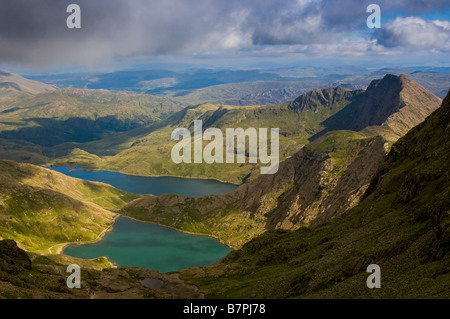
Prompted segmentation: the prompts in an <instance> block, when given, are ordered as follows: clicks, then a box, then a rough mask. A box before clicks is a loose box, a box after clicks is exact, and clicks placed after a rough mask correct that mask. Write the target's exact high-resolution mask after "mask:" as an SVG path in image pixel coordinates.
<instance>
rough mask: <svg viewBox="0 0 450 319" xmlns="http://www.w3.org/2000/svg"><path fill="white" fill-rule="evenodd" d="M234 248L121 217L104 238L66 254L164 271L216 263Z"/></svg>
mask: <svg viewBox="0 0 450 319" xmlns="http://www.w3.org/2000/svg"><path fill="white" fill-rule="evenodd" d="M230 251H231V249H230V248H229V247H227V246H225V245H222V244H221V243H220V242H219V241H218V240H216V239H215V238H212V237H207V236H197V235H190V234H186V233H182V232H179V231H176V230H172V229H169V228H166V227H161V226H157V225H153V224H149V223H143V222H138V221H135V220H132V219H130V218H126V217H119V218H118V219H117V220H116V223H115V224H114V229H113V230H112V231H111V232H109V233H108V234H107V235H106V236H105V237H104V238H103V239H102V240H101V241H99V242H97V243H95V244H90V245H72V246H68V247H66V249H65V250H64V254H66V255H69V256H73V257H79V258H88V259H89V258H97V257H100V256H107V257H108V258H109V259H110V260H111V261H113V262H115V263H116V264H118V265H119V266H130V267H139V268H142V269H156V270H158V271H159V272H161V273H164V272H169V271H178V270H181V269H184V268H188V267H193V266H198V267H202V266H208V265H212V264H213V263H215V262H216V261H218V260H219V259H221V258H223V257H224V256H225V255H226V254H228V253H229V252H230Z"/></svg>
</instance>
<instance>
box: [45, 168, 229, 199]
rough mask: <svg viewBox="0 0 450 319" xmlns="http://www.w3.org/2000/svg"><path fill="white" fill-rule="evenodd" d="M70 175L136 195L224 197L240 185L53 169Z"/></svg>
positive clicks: (74, 169) (190, 179) (205, 180)
mask: <svg viewBox="0 0 450 319" xmlns="http://www.w3.org/2000/svg"><path fill="white" fill-rule="evenodd" d="M49 168H50V169H51V170H54V171H57V172H60V173H63V174H65V175H67V176H71V177H76V178H81V179H85V180H88V181H93V182H102V183H106V184H110V185H112V186H114V187H115V188H118V189H122V190H124V191H127V192H130V193H135V194H152V195H155V196H159V195H162V194H179V195H184V196H189V197H201V196H204V195H222V194H226V193H229V192H232V191H233V190H235V189H236V188H237V185H234V184H228V183H222V182H219V181H216V180H212V179H194V178H181V177H171V176H161V177H148V176H133V175H126V174H122V173H117V172H108V171H86V170H83V169H81V168H68V167H49Z"/></svg>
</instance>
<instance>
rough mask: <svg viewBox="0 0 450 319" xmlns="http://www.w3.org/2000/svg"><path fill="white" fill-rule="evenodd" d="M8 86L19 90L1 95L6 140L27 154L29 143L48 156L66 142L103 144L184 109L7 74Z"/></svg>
mask: <svg viewBox="0 0 450 319" xmlns="http://www.w3.org/2000/svg"><path fill="white" fill-rule="evenodd" d="M2 74H3V75H2ZM5 74H6V75H5ZM2 83H3V84H4V85H3V86H4V87H6V84H5V83H9V84H8V85H9V86H8V87H12V88H13V89H8V90H6V89H3V91H1V90H0V101H1V102H0V139H7V140H9V143H10V144H13V143H15V144H16V145H15V147H14V148H13V147H12V146H10V148H9V149H8V150H14V151H21V150H23V149H22V148H21V143H23V142H29V143H32V144H34V145H36V147H37V148H40V153H44V151H45V148H46V147H51V146H55V145H59V144H62V143H65V142H78V143H82V142H88V141H92V140H98V139H101V138H102V137H104V136H107V135H109V134H113V133H117V132H122V131H128V130H131V129H134V128H136V127H139V126H142V125H145V124H149V123H153V122H157V121H160V120H161V119H163V118H166V117H168V116H169V115H171V114H173V113H174V112H176V111H179V110H181V109H182V108H183V106H182V105H181V104H180V103H178V102H174V101H172V100H170V99H169V98H163V97H156V96H151V95H142V94H127V93H113V92H110V91H107V90H85V89H74V88H65V89H56V88H54V87H51V86H48V85H45V84H43V83H39V82H35V81H30V80H26V79H23V78H21V77H19V76H17V75H14V74H10V73H6V72H2V73H0V85H1V84H2ZM0 89H1V87H0ZM5 90H6V91H5ZM11 90H13V93H14V94H12V93H11V92H12V91H11ZM3 151H5V149H4V150H3ZM23 151H25V152H26V150H23Z"/></svg>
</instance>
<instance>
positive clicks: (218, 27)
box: [0, 0, 448, 66]
mask: <svg viewBox="0 0 450 319" xmlns="http://www.w3.org/2000/svg"><path fill="white" fill-rule="evenodd" d="M372 2H377V1H359V0H341V1H335V0H316V1H312V0H284V1H275V0H246V1H242V0H228V1H224V0H158V1H155V0H71V1H66V0H36V1H32V0H1V1H0V61H17V62H19V63H25V64H28V65H35V66H40V65H42V66H47V65H50V64H77V63H78V64H79V63H81V64H89V63H92V64H93V63H96V62H98V61H108V60H112V59H115V58H120V57H124V58H127V57H139V56H148V55H152V54H155V53H194V54H196V53H214V52H221V51H223V50H240V49H249V48H250V49H254V48H255V45H256V46H258V45H261V46H271V45H280V44H287V45H303V46H308V45H312V46H313V45H320V46H322V45H326V44H331V43H333V41H335V40H336V38H338V37H339V36H342V35H345V33H347V32H351V31H355V30H358V29H361V28H364V25H365V20H366V18H367V13H366V12H365V11H366V7H367V5H368V4H370V3H372ZM70 3H76V4H78V5H80V7H81V10H82V19H81V20H82V29H79V30H75V29H73V30H70V29H68V28H67V27H66V19H67V16H68V15H69V14H68V13H66V8H67V6H68V5H69V4H70ZM377 3H378V4H380V6H382V8H383V9H382V10H384V12H386V10H397V11H401V12H406V13H408V14H420V13H423V12H427V11H428V10H430V9H437V10H439V9H440V8H444V7H445V6H446V5H448V1H440V0H428V1H419V0H412V1H406V0H400V1H385V0H382V1H378V2H377ZM429 30H432V28H430V29H429ZM388 32H389V30H387V31H386V33H384V34H382V33H377V34H378V35H379V36H380V39H381V40H382V41H381V42H383V41H384V42H383V43H384V44H386V45H387V46H391V47H392V46H395V43H399V45H402V44H401V41H400V38H398V39H397V38H396V37H395V36H393V35H392V34H389V33H388ZM396 39H397V40H396ZM388 40H389V41H388ZM396 41H397V42H396Z"/></svg>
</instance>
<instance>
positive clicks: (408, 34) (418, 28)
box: [375, 17, 450, 50]
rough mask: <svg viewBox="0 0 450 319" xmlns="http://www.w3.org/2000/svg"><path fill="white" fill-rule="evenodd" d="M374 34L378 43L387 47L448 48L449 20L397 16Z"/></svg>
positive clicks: (449, 38) (449, 36)
mask: <svg viewBox="0 0 450 319" xmlns="http://www.w3.org/2000/svg"><path fill="white" fill-rule="evenodd" d="M375 36H376V38H377V39H378V43H379V44H381V45H383V46H385V47H387V48H395V47H404V48H413V49H424V50H448V48H449V41H450V22H448V21H440V20H435V21H426V20H424V19H422V18H420V17H406V18H402V17H397V18H396V19H395V20H393V21H389V22H388V23H386V24H384V25H383V27H382V29H380V30H379V31H378V32H377V33H376V34H375Z"/></svg>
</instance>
